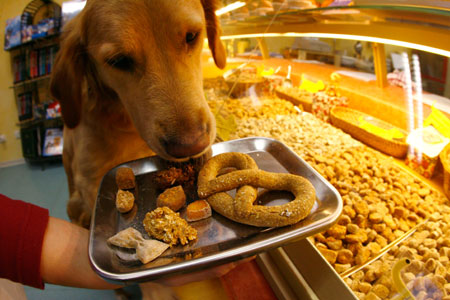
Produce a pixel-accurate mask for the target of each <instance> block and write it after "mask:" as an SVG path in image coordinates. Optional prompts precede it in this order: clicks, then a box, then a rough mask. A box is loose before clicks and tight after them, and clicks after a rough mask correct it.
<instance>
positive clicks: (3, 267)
mask: <svg viewBox="0 0 450 300" xmlns="http://www.w3.org/2000/svg"><path fill="white" fill-rule="evenodd" d="M48 219H49V215H48V210H47V209H44V208H41V207H39V206H36V205H33V204H30V203H26V202H23V201H19V200H11V199H9V198H8V197H6V196H4V195H2V194H0V278H7V279H9V280H12V281H15V282H19V283H22V284H25V285H29V286H32V287H36V288H40V289H44V282H43V281H42V278H41V271H40V269H41V253H42V243H43V240H44V233H45V230H46V228H47V224H48Z"/></svg>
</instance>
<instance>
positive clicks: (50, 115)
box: [45, 101, 61, 119]
mask: <svg viewBox="0 0 450 300" xmlns="http://www.w3.org/2000/svg"><path fill="white" fill-rule="evenodd" d="M58 117H61V106H60V105H59V102H58V101H53V102H50V103H48V104H46V115H45V118H46V119H54V118H58Z"/></svg>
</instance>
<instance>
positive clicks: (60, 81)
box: [50, 20, 86, 128]
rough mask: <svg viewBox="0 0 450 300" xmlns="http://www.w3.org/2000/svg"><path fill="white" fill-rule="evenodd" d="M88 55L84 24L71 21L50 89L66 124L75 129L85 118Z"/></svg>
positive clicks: (56, 60) (57, 57) (64, 35)
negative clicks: (82, 26)
mask: <svg viewBox="0 0 450 300" xmlns="http://www.w3.org/2000/svg"><path fill="white" fill-rule="evenodd" d="M73 21H75V20H73ZM85 57H86V52H85V49H84V47H83V45H82V39H81V24H79V23H75V22H70V23H68V24H67V25H66V26H65V28H64V34H63V36H62V41H61V47H60V50H59V51H58V54H57V55H56V58H55V63H54V66H53V71H52V77H51V81H50V92H51V94H52V96H53V97H54V98H55V99H57V100H58V101H59V102H60V104H61V112H62V117H63V120H64V123H65V125H66V126H67V127H69V128H75V127H76V126H77V125H78V123H79V122H80V118H81V95H82V92H81V91H82V83H83V78H84V73H85V70H84V68H85Z"/></svg>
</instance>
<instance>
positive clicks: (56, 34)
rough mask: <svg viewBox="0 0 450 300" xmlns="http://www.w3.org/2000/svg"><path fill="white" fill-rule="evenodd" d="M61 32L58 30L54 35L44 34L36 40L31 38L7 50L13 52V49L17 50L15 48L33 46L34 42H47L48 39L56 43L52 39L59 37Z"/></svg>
mask: <svg viewBox="0 0 450 300" xmlns="http://www.w3.org/2000/svg"><path fill="white" fill-rule="evenodd" d="M59 35H60V32H56V33H54V34H52V35H47V36H43V37H40V38H37V39H34V40H30V41H28V42H25V43H22V44H20V45H17V46H14V47H12V48H10V49H7V50H6V51H8V52H11V51H15V50H19V49H21V48H27V47H31V46H33V45H34V44H40V43H42V42H47V41H51V42H52V43H55V41H52V40H53V39H56V38H59Z"/></svg>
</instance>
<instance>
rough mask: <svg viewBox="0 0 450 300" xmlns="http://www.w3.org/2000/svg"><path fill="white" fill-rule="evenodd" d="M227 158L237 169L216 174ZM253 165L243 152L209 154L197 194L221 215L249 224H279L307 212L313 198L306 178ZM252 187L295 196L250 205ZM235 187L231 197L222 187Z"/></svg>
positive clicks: (312, 202) (255, 195)
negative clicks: (284, 200)
mask: <svg viewBox="0 0 450 300" xmlns="http://www.w3.org/2000/svg"><path fill="white" fill-rule="evenodd" d="M227 161H230V164H231V166H232V167H235V168H237V169H240V170H237V171H233V172H231V173H228V174H225V175H222V176H219V177H217V178H216V176H217V174H218V173H219V171H220V169H222V168H225V167H230V165H228V164H227ZM250 161H252V162H250ZM255 166H256V163H255V162H254V160H253V159H252V158H251V157H250V156H248V155H246V154H243V153H237V152H230V153H224V154H220V155H217V156H215V157H213V158H211V159H210V160H209V161H208V162H207V163H206V164H205V166H204V167H203V169H202V170H201V171H200V173H199V177H198V194H199V196H200V197H201V198H207V200H208V202H209V204H210V205H211V206H212V208H213V209H214V210H215V211H217V212H218V213H220V214H221V215H223V216H225V217H227V218H229V219H231V220H233V221H236V222H239V223H243V224H248V225H253V226H260V227H281V226H286V225H292V224H295V223H297V222H299V221H300V220H302V219H304V218H306V217H307V216H308V214H309V212H310V211H311V209H312V207H313V205H314V201H315V189H314V187H313V185H312V184H311V183H310V182H309V181H308V180H306V179H305V178H303V177H301V176H298V175H293V174H285V173H270V172H266V171H262V170H259V169H257V167H256V168H255ZM255 187H262V188H266V189H268V190H284V191H290V192H292V193H293V194H294V196H295V199H294V200H293V201H291V202H289V203H286V204H283V205H277V206H262V205H253V203H254V202H255V201H256V198H257V190H256V188H255ZM235 188H237V191H236V197H235V199H233V197H231V196H230V195H228V194H227V193H225V191H229V190H232V189H235Z"/></svg>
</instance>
